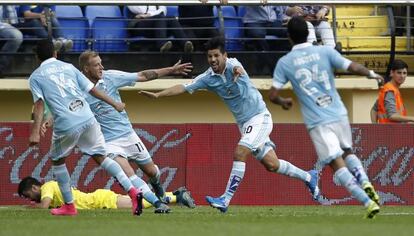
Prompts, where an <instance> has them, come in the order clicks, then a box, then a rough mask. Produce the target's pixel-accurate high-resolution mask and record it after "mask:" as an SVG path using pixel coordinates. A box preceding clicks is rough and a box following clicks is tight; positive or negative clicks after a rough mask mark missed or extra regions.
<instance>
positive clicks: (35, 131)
mask: <svg viewBox="0 0 414 236" xmlns="http://www.w3.org/2000/svg"><path fill="white" fill-rule="evenodd" d="M43 110H44V102H43V100H42V99H39V100H37V101H36V102H35V103H34V105H33V120H34V122H33V126H32V130H31V132H30V137H29V145H30V146H34V145H37V144H38V143H39V142H40V126H41V124H42V120H43Z"/></svg>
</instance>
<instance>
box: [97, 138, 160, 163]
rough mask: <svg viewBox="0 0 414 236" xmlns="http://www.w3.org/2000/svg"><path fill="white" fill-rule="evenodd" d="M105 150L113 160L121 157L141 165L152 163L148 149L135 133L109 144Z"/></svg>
mask: <svg viewBox="0 0 414 236" xmlns="http://www.w3.org/2000/svg"><path fill="white" fill-rule="evenodd" d="M105 149H106V152H107V153H108V157H109V158H112V159H114V158H115V157H117V156H121V157H124V158H126V159H128V160H134V161H136V163H138V164H139V165H145V164H147V163H149V162H151V161H152V159H151V156H150V154H149V152H148V150H147V148H146V147H145V145H144V143H143V142H142V141H141V139H140V138H139V137H138V135H137V134H136V133H135V132H133V133H131V134H130V135H128V136H126V137H122V138H118V139H115V140H112V141H109V142H107V143H106V145H105Z"/></svg>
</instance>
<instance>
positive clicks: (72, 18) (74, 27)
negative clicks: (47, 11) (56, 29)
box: [55, 5, 89, 52]
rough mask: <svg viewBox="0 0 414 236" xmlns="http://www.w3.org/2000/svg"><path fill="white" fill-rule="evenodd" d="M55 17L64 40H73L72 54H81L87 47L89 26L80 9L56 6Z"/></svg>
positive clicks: (71, 6)
mask: <svg viewBox="0 0 414 236" xmlns="http://www.w3.org/2000/svg"><path fill="white" fill-rule="evenodd" d="M55 11H56V16H57V18H58V21H59V23H60V25H61V30H62V34H63V35H64V37H65V38H70V39H72V40H73V43H74V45H73V48H72V50H73V51H74V52H82V51H84V50H85V49H87V47H88V45H87V44H88V38H89V24H88V19H87V18H86V17H84V16H83V13H82V9H81V8H80V7H79V6H76V5H57V6H56V10H55Z"/></svg>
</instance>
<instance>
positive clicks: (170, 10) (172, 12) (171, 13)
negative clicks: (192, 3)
mask: <svg viewBox="0 0 414 236" xmlns="http://www.w3.org/2000/svg"><path fill="white" fill-rule="evenodd" d="M166 16H167V17H178V6H167V15H166Z"/></svg>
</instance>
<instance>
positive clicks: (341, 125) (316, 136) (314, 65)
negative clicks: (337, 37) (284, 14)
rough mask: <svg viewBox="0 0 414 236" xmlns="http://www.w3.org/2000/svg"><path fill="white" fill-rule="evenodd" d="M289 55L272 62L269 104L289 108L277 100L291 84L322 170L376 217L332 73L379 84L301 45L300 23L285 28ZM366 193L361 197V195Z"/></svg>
mask: <svg viewBox="0 0 414 236" xmlns="http://www.w3.org/2000/svg"><path fill="white" fill-rule="evenodd" d="M288 33H289V38H290V40H291V41H292V42H293V44H294V46H293V48H292V51H291V52H289V53H288V54H287V55H285V56H283V57H282V58H281V59H279V61H278V62H277V65H276V68H275V72H274V75H273V87H272V88H271V91H270V94H269V98H270V100H271V101H272V102H273V103H275V104H278V105H281V106H282V108H283V109H285V110H287V109H289V108H290V107H291V106H292V99H291V98H282V97H280V96H279V90H280V89H282V87H283V86H284V85H285V84H286V83H287V82H288V81H290V82H291V84H292V87H293V90H294V92H295V93H296V95H297V97H298V99H299V102H300V104H301V110H302V114H303V117H304V121H305V124H306V127H307V129H308V131H309V134H310V136H311V139H312V141H313V144H314V146H315V148H316V152H317V154H318V162H319V164H321V165H329V166H330V167H331V168H332V169H333V171H334V172H335V174H334V181H335V182H336V183H340V184H341V185H342V186H344V187H345V188H346V189H347V190H348V191H349V192H350V193H351V195H352V196H353V197H355V198H356V199H357V200H358V201H360V202H361V203H363V204H364V205H365V207H367V211H368V213H367V215H366V217H367V218H373V217H374V216H375V215H376V214H377V213H378V212H379V209H380V208H379V206H378V204H379V196H378V194H377V193H376V192H375V190H374V187H373V186H372V184H371V183H370V181H369V179H368V176H367V174H366V173H365V170H364V168H363V166H362V164H361V161H360V160H359V159H358V157H357V156H356V155H355V154H354V153H353V152H352V133H351V128H350V125H349V121H348V114H347V111H346V108H345V106H344V104H343V103H342V100H341V98H340V96H339V94H338V92H337V90H336V88H335V81H334V71H333V68H337V69H343V70H348V71H349V72H352V73H354V74H358V75H364V76H368V78H370V79H376V80H378V82H379V83H381V82H382V81H383V78H382V77H381V76H379V75H377V74H375V73H374V72H373V71H370V70H368V69H367V68H365V67H364V66H362V65H360V64H358V63H355V62H352V61H350V60H348V59H346V58H344V57H342V56H341V55H340V54H339V53H338V52H337V51H335V50H334V49H332V48H330V47H326V46H313V45H312V44H310V43H307V42H306V38H307V36H308V28H307V24H306V21H305V20H304V19H303V18H301V17H294V18H292V19H291V20H290V21H289V23H288ZM364 190H365V191H364Z"/></svg>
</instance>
